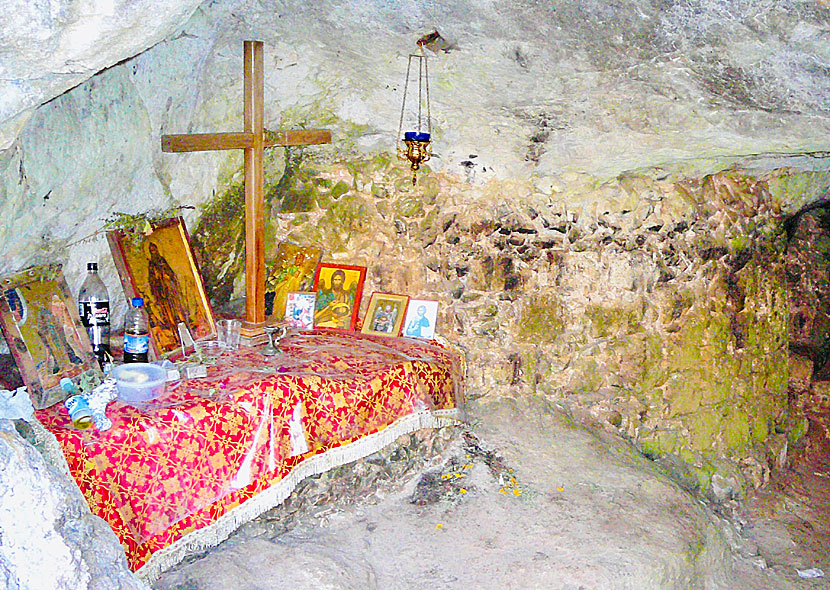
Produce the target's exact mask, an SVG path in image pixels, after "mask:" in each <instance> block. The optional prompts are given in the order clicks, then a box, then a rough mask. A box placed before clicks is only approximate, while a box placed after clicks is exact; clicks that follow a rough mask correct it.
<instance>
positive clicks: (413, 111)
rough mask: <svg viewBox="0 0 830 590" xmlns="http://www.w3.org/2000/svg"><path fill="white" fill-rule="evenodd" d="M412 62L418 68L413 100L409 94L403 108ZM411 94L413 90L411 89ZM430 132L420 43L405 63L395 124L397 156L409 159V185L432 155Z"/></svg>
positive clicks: (425, 65) (424, 70) (425, 68)
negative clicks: (419, 48) (399, 104)
mask: <svg viewBox="0 0 830 590" xmlns="http://www.w3.org/2000/svg"><path fill="white" fill-rule="evenodd" d="M413 62H414V63H415V64H416V65H417V68H418V96H417V100H416V101H415V102H416V104H412V103H413V100H412V98H414V97H410V103H409V109H408V110H407V102H406V101H407V94H408V93H409V92H410V90H409V80H410V78H411V77H412V76H413V74H412V71H413V69H414V68H413ZM412 94H414V90H413V91H412ZM405 119H406V120H405ZM404 123H406V130H404ZM431 134H432V126H431V122H430V112H429V70H428V68H427V57H426V56H425V55H424V54H423V47H421V54H420V55H418V54H414V53H412V54H410V55H409V61H408V63H407V65H406V82H405V83H404V87H403V103H402V104H401V120H400V124H399V125H398V140H397V143H398V146H397V152H398V158H399V159H401V160H408V161H409V167H410V168H411V169H412V185H413V186H414V185H415V182H416V180H417V172H418V169H419V168H420V167H421V164H422V163H424V162H426V161H427V160H429V158H430V156H431V155H432V148H431V146H430V137H431Z"/></svg>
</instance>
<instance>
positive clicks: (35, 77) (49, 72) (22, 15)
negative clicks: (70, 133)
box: [0, 0, 200, 149]
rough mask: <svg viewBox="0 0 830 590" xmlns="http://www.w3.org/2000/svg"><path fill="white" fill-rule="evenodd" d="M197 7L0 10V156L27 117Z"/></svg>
mask: <svg viewBox="0 0 830 590" xmlns="http://www.w3.org/2000/svg"><path fill="white" fill-rule="evenodd" d="M199 3H200V0H177V1H169V2H165V3H164V10H158V3H157V2H152V1H148V0H139V1H136V0H130V1H113V0H91V1H89V0H87V1H82V0H61V1H58V2H29V1H28V0H4V2H2V3H0V17H2V23H3V24H2V26H0V121H2V123H0V149H6V148H8V147H9V145H10V144H11V143H12V141H13V140H14V138H15V136H16V135H17V132H18V131H19V130H20V129H21V128H22V127H23V126H24V125H25V123H26V121H27V120H28V118H29V117H30V116H31V114H32V112H33V110H34V109H35V108H36V107H39V106H40V105H42V104H43V103H45V102H48V101H49V100H51V99H52V98H54V97H55V96H58V95H59V94H61V93H63V92H65V91H66V90H69V89H70V88H72V87H73V86H77V85H78V84H80V83H81V82H84V81H86V80H88V79H89V78H90V77H92V76H93V75H94V74H97V73H98V72H100V71H101V70H103V69H105V68H108V67H110V66H112V65H113V64H115V63H118V62H119V61H122V60H124V59H127V58H130V57H133V56H134V55H136V54H137V53H140V52H142V51H144V50H145V49H147V48H148V47H151V46H153V45H154V44H156V43H158V42H159V41H161V40H162V39H164V38H165V37H167V36H169V35H171V34H173V33H174V32H175V31H176V30H177V29H178V28H179V27H181V25H182V24H183V23H184V22H185V21H186V20H187V19H188V18H189V17H190V16H191V14H192V13H193V11H194V9H196V7H197V6H198V5H199Z"/></svg>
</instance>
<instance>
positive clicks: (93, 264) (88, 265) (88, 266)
mask: <svg viewBox="0 0 830 590" xmlns="http://www.w3.org/2000/svg"><path fill="white" fill-rule="evenodd" d="M86 269H87V270H98V263H97V262H87V263H86Z"/></svg>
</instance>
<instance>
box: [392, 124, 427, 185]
mask: <svg viewBox="0 0 830 590" xmlns="http://www.w3.org/2000/svg"><path fill="white" fill-rule="evenodd" d="M403 143H404V145H405V146H406V147H398V159H400V160H409V167H410V168H411V169H412V186H415V182H416V180H417V173H418V169H419V168H420V167H421V164H422V163H424V162H426V161H428V160H429V159H430V157H432V142H430V140H429V133H417V132H415V131H407V132H406V133H405V134H404V140H403Z"/></svg>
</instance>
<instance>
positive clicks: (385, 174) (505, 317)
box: [195, 152, 795, 495]
mask: <svg viewBox="0 0 830 590" xmlns="http://www.w3.org/2000/svg"><path fill="white" fill-rule="evenodd" d="M280 172H281V174H274V173H273V172H272V174H271V176H272V178H274V179H275V181H274V183H273V185H272V186H271V187H269V189H268V195H269V196H268V207H269V209H270V210H271V212H272V215H271V218H270V221H269V224H270V225H269V231H268V234H269V238H270V240H269V242H270V243H271V248H272V249H273V248H274V247H275V245H276V244H277V243H278V242H279V241H280V240H282V239H287V240H290V241H293V242H296V243H300V244H318V245H321V246H323V247H324V248H325V256H324V259H325V260H335V261H340V262H346V263H351V264H362V265H366V266H367V267H368V268H369V273H368V278H367V283H366V287H365V289H364V293H365V295H366V296H365V297H364V304H363V310H362V312H363V311H365V306H366V302H367V301H368V295H369V294H371V293H372V292H373V291H384V292H394V293H404V294H408V295H410V296H412V297H421V298H431V299H437V300H439V301H440V304H441V307H440V312H439V322H438V332H439V334H441V335H443V336H445V337H446V338H448V339H449V340H451V341H453V342H455V343H457V344H458V345H459V346H461V347H462V348H463V349H464V350H465V352H466V355H467V359H468V364H469V373H468V394H469V396H471V397H472V398H493V397H498V396H512V397H518V398H521V396H523V395H527V394H530V393H540V394H543V395H546V396H550V397H551V398H553V399H555V400H557V402H558V403H560V404H561V405H562V406H563V407H564V408H565V409H567V410H568V411H570V412H572V413H573V414H574V415H575V416H577V417H578V418H579V419H580V420H583V421H588V422H593V423H596V424H599V425H601V426H602V427H603V428H607V429H609V430H612V431H614V432H617V433H619V434H620V435H622V436H624V437H626V438H629V439H630V440H632V441H633V442H634V443H635V444H636V445H637V446H638V447H639V448H640V449H641V450H642V452H643V453H645V454H646V455H647V456H650V457H652V458H655V459H657V460H661V461H664V462H665V463H666V464H667V466H668V467H670V468H671V469H672V470H674V471H675V472H676V473H677V475H679V476H680V477H681V478H682V479H684V480H685V481H687V482H688V483H689V485H690V486H692V487H703V488H704V489H707V490H709V489H711V487H712V481H713V476H715V480H716V481H718V482H720V485H719V487H718V490H717V491H718V493H719V494H721V495H724V494H725V495H732V494H740V493H741V490H742V487H743V486H744V485H746V483H745V482H747V481H748V482H750V483H751V484H753V485H760V484H761V483H763V481H765V479H766V477H767V475H768V472H769V465H770V457H771V453H772V451H771V450H770V449H777V448H780V446H781V444H782V440H783V441H786V438H787V436H788V433H789V432H790V431H791V430H792V425H793V417H792V416H791V415H790V412H789V411H788V403H787V379H788V356H789V354H788V341H789V336H788V329H789V311H788V310H789V296H788V287H787V279H786V275H785V272H784V270H785V265H784V257H783V256H784V252H785V246H786V235H785V233H784V232H783V231H782V226H781V219H782V203H781V198H780V193H781V192H782V191H781V186H782V184H784V183H788V182H789V183H792V182H793V180H792V177H793V176H795V173H793V174H788V173H786V172H781V171H778V172H776V173H775V174H768V175H766V176H764V177H755V176H753V175H752V174H750V173H747V172H745V171H741V170H739V169H730V170H725V171H722V172H720V173H717V174H713V175H709V176H706V177H703V178H701V179H688V178H680V179H676V178H672V177H670V176H668V175H665V177H663V178H660V177H659V176H658V175H656V174H654V173H652V174H641V175H630V176H623V177H619V178H617V179H615V180H613V181H610V182H605V183H601V184H600V183H597V182H596V181H594V180H593V179H591V178H590V177H584V176H578V175H572V176H564V177H562V178H558V179H555V180H550V179H546V180H539V179H530V180H528V181H516V182H503V181H502V182H490V183H486V184H482V185H474V184H470V183H466V182H460V181H459V180H458V179H457V178H452V177H448V176H443V175H440V174H435V173H430V172H426V173H421V174H420V176H419V178H418V183H417V184H416V185H415V186H413V185H412V184H411V181H410V174H409V170H408V169H407V167H406V166H405V165H404V164H402V163H400V162H398V161H397V160H395V159H393V158H390V157H387V156H383V155H381V156H377V157H375V158H373V159H365V160H359V159H358V160H356V159H352V160H349V161H348V162H332V161H322V160H320V161H314V160H313V159H311V158H307V160H306V161H303V157H302V153H298V152H294V153H289V154H288V155H286V157H285V160H284V162H283V163H282V164H281V169H280ZM277 179H278V180H277ZM239 198H240V191H239V190H238V185H234V184H233V183H231V184H230V185H229V187H228V188H227V190H226V191H225V192H224V193H220V194H219V196H218V197H217V199H216V201H215V202H213V203H211V204H209V205H207V206H206V207H205V208H203V213H204V214H203V216H202V219H201V221H200V224H199V226H198V228H197V229H196V231H195V240H196V242H197V244H199V245H201V247H202V252H201V254H200V258H201V259H202V261H203V262H202V269H203V271H205V269H207V270H208V272H207V273H206V274H208V276H207V277H206V281H207V283H208V285H210V286H211V289H212V293H213V295H214V296H217V295H218V296H219V298H220V299H221V297H222V296H224V297H225V298H226V299H230V298H232V297H233V296H240V295H241V294H242V285H243V281H242V280H241V274H240V273H237V274H231V273H227V272H226V273H225V274H224V275H222V274H221V273H219V272H215V271H212V269H214V268H216V269H228V268H231V267H233V264H235V263H234V262H233V259H232V258H230V257H228V258H227V259H226V260H222V259H221V257H219V258H217V256H216V255H215V253H216V251H217V250H215V249H213V248H212V246H211V244H213V243H217V244H219V243H221V244H223V251H228V252H233V251H235V250H236V249H235V248H234V247H233V244H234V243H241V239H242V234H241V227H239V225H238V224H232V225H228V226H225V227H226V228H227V233H223V232H222V231H217V227H220V226H221V224H220V226H217V219H216V218H215V217H212V216H211V212H215V211H222V210H233V209H234V207H235V206H234V205H232V204H228V202H230V201H233V200H238V199H239ZM223 203H224V204H223ZM215 303H216V304H217V305H219V306H221V305H223V304H224V303H225V301H216V302H215ZM361 316H362V313H361ZM724 481H726V483H723V482H724Z"/></svg>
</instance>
